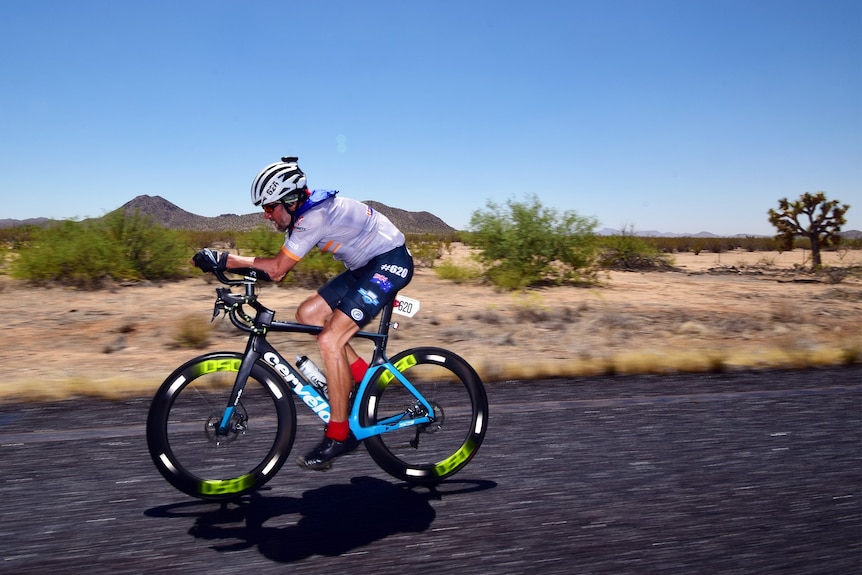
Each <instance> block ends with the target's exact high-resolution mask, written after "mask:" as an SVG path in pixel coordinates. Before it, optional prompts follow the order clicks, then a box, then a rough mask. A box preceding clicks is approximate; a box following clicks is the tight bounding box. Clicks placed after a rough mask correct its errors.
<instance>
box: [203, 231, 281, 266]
mask: <svg viewBox="0 0 862 575" xmlns="http://www.w3.org/2000/svg"><path fill="white" fill-rule="evenodd" d="M207 245H209V244H207ZM283 245H284V233H282V232H277V231H276V230H274V229H273V228H272V227H269V226H258V227H256V228H255V229H253V230H251V231H250V232H243V233H241V234H239V235H237V237H236V247H237V248H238V249H239V250H240V251H242V252H243V253H248V254H250V255H254V256H263V257H268V258H271V257H273V256H275V254H277V253H278V252H279V250H281V247H282V246H283Z"/></svg>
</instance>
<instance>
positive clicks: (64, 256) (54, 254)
mask: <svg viewBox="0 0 862 575" xmlns="http://www.w3.org/2000/svg"><path fill="white" fill-rule="evenodd" d="M187 261H188V248H187V246H185V245H184V244H183V243H182V242H180V241H179V240H178V235H177V234H176V232H172V231H170V230H166V229H165V228H162V227H161V226H159V225H158V224H155V223H153V221H152V220H151V219H150V218H147V217H144V216H139V215H138V214H134V215H128V214H125V213H124V212H122V211H118V212H114V213H111V214H108V215H107V216H105V217H103V218H100V219H98V220H89V221H84V222H76V221H72V220H62V221H56V222H51V223H50V224H48V225H47V226H45V227H43V228H39V229H38V230H35V231H34V232H33V234H32V237H31V238H30V240H29V241H28V242H27V244H26V245H25V246H23V247H22V248H21V249H20V250H19V251H18V257H17V258H16V259H15V260H14V261H13V262H12V265H11V272H12V276H13V277H16V278H20V279H26V280H30V281H34V282H37V283H46V282H59V283H63V284H69V285H75V286H78V287H89V288H92V287H98V286H99V285H100V284H101V283H102V282H103V281H104V280H107V279H113V280H137V279H151V280H156V279H169V278H175V277H181V276H182V275H184V274H185V270H186V269H187V265H186V262H187Z"/></svg>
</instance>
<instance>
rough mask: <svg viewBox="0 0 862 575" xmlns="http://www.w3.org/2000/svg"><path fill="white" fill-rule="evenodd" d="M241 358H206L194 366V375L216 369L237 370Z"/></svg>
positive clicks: (211, 371) (212, 371)
mask: <svg viewBox="0 0 862 575" xmlns="http://www.w3.org/2000/svg"><path fill="white" fill-rule="evenodd" d="M241 363H242V359H239V358H236V357H225V358H221V359H208V360H206V361H202V362H200V363H199V364H197V365H196V366H195V375H194V376H195V377H199V376H201V375H205V374H207V373H214V372H216V371H239V366H240V364H241Z"/></svg>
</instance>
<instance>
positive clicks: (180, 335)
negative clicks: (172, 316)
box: [173, 315, 213, 349]
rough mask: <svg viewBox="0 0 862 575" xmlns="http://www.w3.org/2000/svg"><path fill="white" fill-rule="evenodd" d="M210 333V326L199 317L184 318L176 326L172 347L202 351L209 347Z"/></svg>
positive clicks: (211, 329) (188, 316)
mask: <svg viewBox="0 0 862 575" xmlns="http://www.w3.org/2000/svg"><path fill="white" fill-rule="evenodd" d="M212 331H213V328H212V324H210V323H207V322H206V321H204V320H202V319H201V318H200V317H199V316H196V315H187V316H184V317H182V318H181V319H180V320H179V322H177V324H176V332H175V333H174V336H173V341H174V345H176V346H177V347H189V348H193V349H203V348H205V347H206V346H208V345H209V342H210V336H211V335H212Z"/></svg>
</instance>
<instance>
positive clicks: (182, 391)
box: [147, 268, 488, 501]
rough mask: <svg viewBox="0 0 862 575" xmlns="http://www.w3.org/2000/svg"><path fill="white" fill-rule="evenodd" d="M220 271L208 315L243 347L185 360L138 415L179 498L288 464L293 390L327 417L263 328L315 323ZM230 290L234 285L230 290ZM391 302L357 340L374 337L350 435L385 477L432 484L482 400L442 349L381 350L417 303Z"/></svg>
mask: <svg viewBox="0 0 862 575" xmlns="http://www.w3.org/2000/svg"><path fill="white" fill-rule="evenodd" d="M227 271H228V272H230V273H232V274H236V275H238V276H241V278H228V277H227V276H226V275H225V274H224V272H221V271H216V272H214V273H215V276H216V277H217V278H218V280H219V281H220V282H221V283H222V284H225V285H227V286H228V287H226V288H224V287H217V288H216V300H215V306H214V309H213V318H212V319H213V320H215V319H216V318H217V317H218V316H219V315H225V316H227V317H229V318H230V321H231V323H233V325H234V326H236V327H237V328H238V329H240V330H242V331H245V332H248V333H249V335H248V340H247V342H246V348H245V352H243V353H239V352H229V351H223V352H214V353H207V354H204V355H201V356H198V357H196V358H194V359H191V360H189V361H188V362H186V363H184V364H183V365H181V366H180V367H178V368H177V369H176V370H174V371H173V372H172V373H171V374H170V375H169V376H168V377H167V379H165V381H164V383H162V384H161V386H160V387H159V389H158V391H157V392H156V394H155V396H154V397H153V400H152V403H151V404H150V408H149V413H148V417H147V445H148V447H149V452H150V456H151V457H152V460H153V462H154V463H155V466H156V468H157V469H158V470H159V472H160V473H161V474H162V476H163V477H164V478H165V479H166V480H167V481H168V482H169V483H170V484H171V485H173V486H174V487H175V488H177V489H178V490H180V491H182V492H183V493H186V494H187V495H190V496H192V497H197V498H201V499H208V500H222V501H224V500H230V499H235V498H237V497H240V496H242V495H244V494H247V493H249V492H252V491H254V490H257V489H259V488H260V487H262V486H263V485H264V484H266V483H267V482H268V481H270V480H271V479H272V478H273V477H274V476H275V474H276V473H277V472H278V471H279V469H280V468H281V466H282V465H283V464H284V463H285V461H286V460H287V458H288V456H289V454H290V451H291V448H292V447H293V442H294V438H295V435H296V417H297V416H296V407H295V405H294V399H293V398H294V397H296V398H298V399H300V400H301V401H302V403H303V404H304V405H306V406H307V407H309V408H310V409H311V411H312V413H314V414H315V415H317V417H318V418H320V420H321V421H323V422H324V423H326V422H327V421H328V420H329V413H330V412H329V403H328V402H327V400H326V398H325V397H324V394H323V393H322V392H321V391H319V390H318V389H317V388H316V387H315V386H314V385H313V384H312V382H310V381H309V380H308V379H306V378H305V377H304V376H303V375H302V373H301V372H300V371H298V370H297V369H296V368H295V367H294V366H293V365H292V364H291V363H290V362H289V361H287V360H285V358H284V357H283V356H282V355H281V354H280V353H279V352H278V351H276V349H275V348H274V347H273V346H272V345H271V344H270V342H269V341H268V340H267V334H269V333H272V332H291V333H302V334H309V335H316V334H318V333H320V331H321V329H322V328H321V327H319V326H312V325H306V324H301V323H294V322H284V321H276V320H275V311H273V310H272V309H269V308H267V307H266V306H264V305H263V304H262V303H261V302H260V301H259V300H258V291H259V290H258V289H257V288H258V282H259V281H266V280H268V279H269V278H268V277H267V276H266V274H265V273H263V272H261V271H259V270H254V269H252V268H245V269H234V270H227ZM235 286H242V287H243V292H242V293H233V292H232V288H233V287H235ZM395 300H396V302H397V303H398V305H397V306H396V305H393V304H392V303H390V304H389V305H387V306H385V307H384V308H383V310H382V311H381V314H380V320H379V327H378V330H377V331H376V332H372V331H360V332H358V333H357V334H356V336H354V337H359V338H363V339H367V340H371V341H372V342H373V345H374V351H373V356H372V359H371V361H370V367H369V369H368V371H367V372H366V374H365V377H364V378H363V380H362V381H361V382H360V383H359V385H358V388H356V390H355V394H354V397H353V401H352V405H351V408H350V417H349V423H350V430H351V432H352V433H353V434H354V435H355V436H356V438H357V439H359V440H361V441H362V442H363V443H364V445H365V448H366V450H367V451H368V453H369V454H370V455H371V457H372V459H373V460H374V461H375V463H376V464H377V465H378V466H379V467H380V468H381V469H383V470H384V471H385V472H387V473H389V474H390V475H392V476H394V477H396V478H398V479H401V480H403V481H405V482H408V483H411V484H418V485H426V486H434V485H436V484H438V483H440V482H441V481H443V480H444V479H446V478H448V477H451V476H452V475H453V474H455V473H457V472H458V471H460V470H461V469H463V468H464V466H465V465H467V463H468V462H469V461H470V460H471V459H472V458H473V457H474V456H475V455H476V452H477V450H478V449H479V446H480V445H481V444H482V440H483V439H484V436H485V432H486V430H487V426H488V398H487V395H486V393H485V389H484V386H483V384H482V381H481V379H480V378H479V376H478V374H477V373H476V371H475V370H474V369H473V368H472V367H471V366H470V364H469V363H467V362H466V361H465V360H464V359H463V358H461V357H459V356H458V355H456V354H455V353H452V352H451V351H448V350H445V349H441V348H437V347H417V348H413V349H407V350H404V351H402V352H400V353H398V354H396V355H395V356H393V357H392V358H391V359H390V358H389V357H388V356H387V350H386V347H387V343H388V340H389V329H390V326H392V325H393V322H392V314H393V313H400V314H403V315H411V314H415V312H416V311H417V310H418V302H417V301H416V300H411V299H410V298H401V299H399V297H398V296H397V295H396V298H395ZM244 306H248V307H250V308H252V309H253V310H254V315H253V316H251V315H249V314H248V313H247V311H246V310H245V309H244ZM411 307H412V308H414V309H409V308H411ZM396 327H397V324H396ZM444 408H445V412H444Z"/></svg>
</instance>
